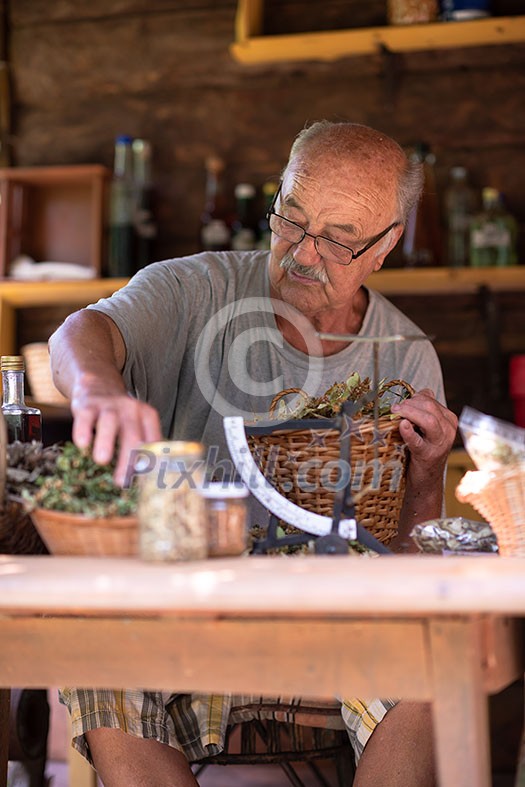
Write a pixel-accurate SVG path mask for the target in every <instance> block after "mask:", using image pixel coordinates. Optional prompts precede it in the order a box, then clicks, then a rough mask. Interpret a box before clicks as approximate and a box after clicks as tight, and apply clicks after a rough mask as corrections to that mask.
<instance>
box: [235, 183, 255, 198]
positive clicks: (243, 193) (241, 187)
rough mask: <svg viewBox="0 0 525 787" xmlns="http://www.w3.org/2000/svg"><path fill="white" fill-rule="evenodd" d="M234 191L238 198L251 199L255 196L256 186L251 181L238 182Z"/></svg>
mask: <svg viewBox="0 0 525 787" xmlns="http://www.w3.org/2000/svg"><path fill="white" fill-rule="evenodd" d="M234 193H235V197H236V199H251V198H252V197H255V186H252V184H251V183H238V184H237V185H236V186H235V192H234Z"/></svg>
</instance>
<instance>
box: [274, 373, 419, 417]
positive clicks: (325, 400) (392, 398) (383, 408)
mask: <svg viewBox="0 0 525 787" xmlns="http://www.w3.org/2000/svg"><path fill="white" fill-rule="evenodd" d="M291 393H296V394H297V393H299V394H300V396H301V398H302V401H300V402H299V404H298V405H296V406H294V407H288V406H287V405H286V404H285V402H284V397H285V396H286V395H288V394H291ZM371 393H372V391H371V382H370V378H369V377H364V378H363V379H361V376H360V374H359V372H354V373H353V374H351V375H350V377H349V378H348V379H347V380H345V381H344V382H339V383H334V384H333V385H331V386H330V388H328V390H327V391H325V393H324V394H322V395H321V396H308V395H307V394H306V393H305V392H304V391H301V390H300V389H297V388H289V389H286V390H284V391H281V392H280V393H278V394H277V396H276V397H275V399H274V401H273V402H272V415H273V417H275V418H277V419H279V420H286V419H291V418H297V419H298V418H333V417H334V416H336V415H338V413H339V412H340V410H341V407H342V405H343V403H344V402H347V401H350V402H357V403H359V402H361V401H362V404H361V406H360V407H359V408H358V409H357V412H356V413H355V415H367V414H372V413H373V411H374V401H373V397H372V396H371V395H370V394H371ZM411 393H412V390H411V388H410V386H408V385H407V384H406V383H404V382H403V381H402V380H390V381H386V380H381V381H380V382H379V384H378V387H377V400H378V415H380V416H381V415H388V414H389V413H390V412H391V407H392V404H393V403H394V402H400V401H402V400H403V399H406V398H408V397H409V396H410V395H411ZM387 394H388V395H387Z"/></svg>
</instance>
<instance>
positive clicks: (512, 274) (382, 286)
mask: <svg viewBox="0 0 525 787" xmlns="http://www.w3.org/2000/svg"><path fill="white" fill-rule="evenodd" d="M367 284H370V286H371V287H372V288H373V289H375V290H378V291H379V292H382V293H383V295H386V296H387V297H388V295H447V294H449V295H450V294H461V293H473V292H476V291H477V290H479V288H480V287H488V288H490V289H491V290H493V291H494V292H508V291H519V290H525V266H522V265H512V266H509V267H508V268H445V267H443V268H423V269H411V268H392V269H390V270H389V269H388V268H383V269H382V270H380V271H378V272H377V273H373V274H372V275H371V276H370V277H369V278H368V279H367Z"/></svg>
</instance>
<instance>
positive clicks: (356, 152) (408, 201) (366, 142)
mask: <svg viewBox="0 0 525 787" xmlns="http://www.w3.org/2000/svg"><path fill="white" fill-rule="evenodd" d="M374 150H375V151H376V152H377V153H378V155H379V154H380V155H381V156H382V157H384V156H385V155H386V156H388V157H389V159H390V164H391V166H390V169H391V171H392V172H393V174H394V176H397V201H398V209H399V220H400V221H403V222H406V220H407V218H408V216H409V214H410V211H411V210H412V208H413V206H414V205H416V204H417V202H418V200H419V198H420V196H421V192H422V190H423V165H422V164H421V162H420V161H419V160H417V159H415V158H414V157H408V156H407V155H406V153H405V151H404V150H403V148H402V147H401V146H400V145H399V144H398V143H397V142H396V141H395V140H393V139H392V138H391V137H389V136H387V135H386V134H383V133H382V132H380V131H376V130H375V129H373V128H370V126H365V125H362V124H360V123H349V122H337V123H334V122H332V121H330V120H319V121H317V122H316V123H313V124H312V125H311V126H307V127H306V128H304V129H302V130H301V131H300V132H299V134H298V135H297V136H296V138H295V140H294V142H293V145H292V147H291V150H290V156H289V159H288V164H290V162H291V161H292V159H297V158H302V157H303V156H305V155H306V156H307V155H308V154H309V153H313V154H315V153H316V152H327V153H328V152H335V153H336V154H340V155H341V157H342V158H344V157H345V156H348V157H351V156H352V155H353V156H356V157H358V156H363V154H365V156H366V158H370V154H371V153H373V152H374ZM288 164H287V165H286V166H288ZM285 169H286V168H285ZM385 174H386V175H387V176H388V173H385Z"/></svg>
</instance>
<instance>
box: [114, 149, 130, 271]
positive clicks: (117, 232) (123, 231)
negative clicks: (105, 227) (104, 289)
mask: <svg viewBox="0 0 525 787" xmlns="http://www.w3.org/2000/svg"><path fill="white" fill-rule="evenodd" d="M134 212H135V192H134V182H133V149H132V139H131V137H128V136H126V135H121V136H119V137H117V138H116V140H115V161H114V165H113V177H112V179H111V185H110V198H109V248H108V274H109V276H117V277H119V276H123V277H128V276H132V275H133V273H134V272H135V261H134V241H135V230H134V226H133V222H134Z"/></svg>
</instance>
